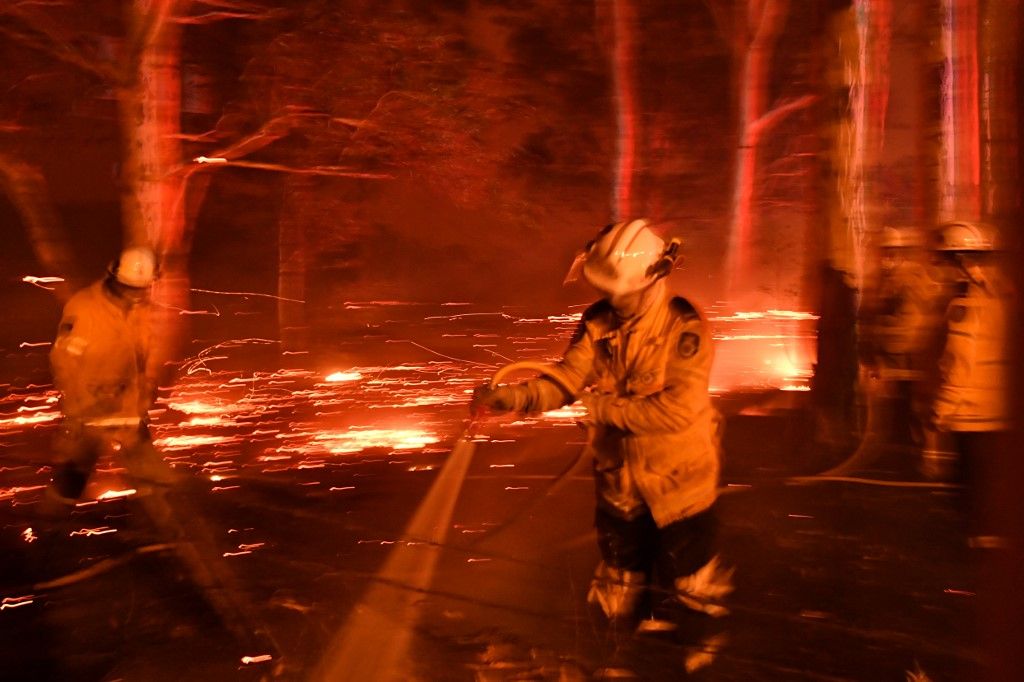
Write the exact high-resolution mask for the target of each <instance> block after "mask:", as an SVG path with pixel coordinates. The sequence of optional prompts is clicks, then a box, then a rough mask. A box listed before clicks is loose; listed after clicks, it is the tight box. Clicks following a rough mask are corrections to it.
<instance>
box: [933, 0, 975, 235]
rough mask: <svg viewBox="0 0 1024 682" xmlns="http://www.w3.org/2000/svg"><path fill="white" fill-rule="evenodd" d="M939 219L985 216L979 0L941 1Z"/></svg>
mask: <svg viewBox="0 0 1024 682" xmlns="http://www.w3.org/2000/svg"><path fill="white" fill-rule="evenodd" d="M942 28H943V31H942V48H943V53H944V56H945V64H944V68H943V74H942V148H941V151H940V152H939V153H940V163H939V192H940V195H939V219H940V220H955V219H956V220H978V219H979V218H981V148H980V143H981V135H980V126H979V123H980V117H979V112H980V109H979V101H978V96H979V87H978V85H979V83H978V3H977V0H943V2H942Z"/></svg>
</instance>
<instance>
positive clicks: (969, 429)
mask: <svg viewBox="0 0 1024 682" xmlns="http://www.w3.org/2000/svg"><path fill="white" fill-rule="evenodd" d="M936 251H937V252H938V254H940V255H941V257H942V258H943V259H944V260H945V262H946V264H947V266H948V272H949V275H950V277H951V281H952V283H953V286H954V295H953V299H952V301H951V302H950V304H949V308H948V310H947V312H946V342H945V349H944V351H943V353H942V359H941V360H940V362H939V371H940V380H941V383H940V385H939V389H938V392H937V394H936V396H935V401H934V402H933V404H932V410H931V421H932V425H933V426H934V428H935V429H936V430H937V431H939V432H941V433H948V434H950V436H951V438H950V439H949V440H950V443H951V448H952V453H953V455H954V456H955V457H956V463H955V464H956V470H957V472H958V478H959V479H960V482H962V483H963V484H964V485H965V487H966V500H967V503H968V523H969V530H970V533H971V536H972V537H971V542H972V545H974V546H982V547H984V546H998V545H999V539H998V537H997V535H996V534H995V533H994V532H993V530H992V528H991V526H990V525H989V524H990V519H989V518H988V512H987V510H986V508H985V507H986V504H985V502H986V501H985V500H984V499H983V498H982V495H981V494H980V490H981V489H982V488H981V484H982V483H983V482H984V481H986V480H988V478H989V476H990V475H991V473H992V472H993V471H996V470H997V468H996V467H995V463H994V462H993V461H992V459H993V458H994V457H995V456H997V453H999V452H1001V451H1002V450H1003V448H1002V447H1001V444H1000V439H1002V438H1005V437H1006V434H1007V433H1008V430H1009V428H1010V405H1009V402H1010V401H1009V394H1008V390H1007V389H1008V382H1009V380H1010V379H1009V378H1010V361H1009V357H1008V351H1009V348H1008V345H1007V333H1008V325H1009V310H1010V302H1011V298H1012V295H1013V292H1012V288H1011V285H1010V283H1009V281H1008V280H1007V279H1006V278H1005V277H1004V275H1003V273H1002V271H1001V269H1000V267H999V264H998V262H997V261H996V256H997V253H996V251H997V237H996V234H995V232H994V231H993V230H992V229H991V228H990V227H988V226H985V225H980V224H976V223H970V222H951V223H947V224H945V225H943V226H942V228H941V230H940V232H939V234H938V243H937V246H936Z"/></svg>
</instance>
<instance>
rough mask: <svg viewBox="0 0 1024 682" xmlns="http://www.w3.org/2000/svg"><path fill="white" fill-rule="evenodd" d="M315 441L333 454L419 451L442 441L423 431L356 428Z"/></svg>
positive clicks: (320, 436)
mask: <svg viewBox="0 0 1024 682" xmlns="http://www.w3.org/2000/svg"><path fill="white" fill-rule="evenodd" d="M314 440H315V441H317V442H319V443H322V444H323V445H324V447H325V448H326V449H327V451H328V452H330V453H331V454H343V453H348V452H361V451H363V450H368V449H370V448H389V449H392V450H417V449H420V448H423V447H426V446H427V445H431V444H433V443H437V442H438V441H439V440H440V439H439V438H438V437H437V436H435V435H433V434H431V433H429V432H427V431H424V430H422V429H371V428H359V427H354V428H351V429H349V430H347V431H340V432H334V433H321V434H318V435H317V436H316V437H315V438H314Z"/></svg>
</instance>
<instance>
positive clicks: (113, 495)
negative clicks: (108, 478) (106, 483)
mask: <svg viewBox="0 0 1024 682" xmlns="http://www.w3.org/2000/svg"><path fill="white" fill-rule="evenodd" d="M137 492H138V491H137V490H136V489H135V488H128V489H126V490H107V491H106V492H102V493H100V494H99V495H97V496H96V499H97V500H116V499H118V498H121V497H129V496H131V495H134V494H135V493H137Z"/></svg>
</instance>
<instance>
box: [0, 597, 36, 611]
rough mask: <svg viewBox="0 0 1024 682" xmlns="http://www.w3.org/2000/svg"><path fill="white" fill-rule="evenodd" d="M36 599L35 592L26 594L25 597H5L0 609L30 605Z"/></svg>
mask: <svg viewBox="0 0 1024 682" xmlns="http://www.w3.org/2000/svg"><path fill="white" fill-rule="evenodd" d="M34 601H35V595H34V594H26V595H25V596H24V597H4V598H3V600H2V601H0V611H6V610H7V609H16V608H18V607H19V606H28V605H29V604H31V603H32V602H34Z"/></svg>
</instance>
